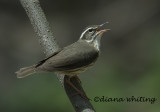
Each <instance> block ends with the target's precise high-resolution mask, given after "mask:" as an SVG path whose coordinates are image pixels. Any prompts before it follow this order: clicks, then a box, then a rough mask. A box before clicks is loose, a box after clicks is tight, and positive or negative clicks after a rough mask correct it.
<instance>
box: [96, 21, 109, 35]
mask: <svg viewBox="0 0 160 112" xmlns="http://www.w3.org/2000/svg"><path fill="white" fill-rule="evenodd" d="M107 23H109V22H105V23H103V24H101V25H99V26H98V28H97V29H96V33H97V34H103V33H104V32H108V31H110V30H111V29H103V30H100V28H101V27H102V26H104V25H105V24H107Z"/></svg>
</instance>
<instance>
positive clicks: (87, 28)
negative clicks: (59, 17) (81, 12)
mask: <svg viewBox="0 0 160 112" xmlns="http://www.w3.org/2000/svg"><path fill="white" fill-rule="evenodd" d="M89 29H91V27H89V28H87V29H86V30H85V31H84V32H83V33H82V34H81V36H80V39H82V37H83V35H84V34H85V33H86V32H87V31H88V30H89Z"/></svg>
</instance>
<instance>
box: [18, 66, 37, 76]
mask: <svg viewBox="0 0 160 112" xmlns="http://www.w3.org/2000/svg"><path fill="white" fill-rule="evenodd" d="M33 73H36V65H33V66H29V67H24V68H21V69H20V70H19V71H17V72H16V74H17V78H24V77H26V76H29V75H31V74H33Z"/></svg>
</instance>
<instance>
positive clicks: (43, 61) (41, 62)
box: [35, 49, 62, 67]
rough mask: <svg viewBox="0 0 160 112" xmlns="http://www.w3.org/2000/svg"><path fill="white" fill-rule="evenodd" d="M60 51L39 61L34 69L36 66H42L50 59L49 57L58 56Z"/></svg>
mask: <svg viewBox="0 0 160 112" xmlns="http://www.w3.org/2000/svg"><path fill="white" fill-rule="evenodd" d="M61 50H62V49H58V50H57V51H56V52H54V53H53V54H52V55H51V56H48V57H47V58H45V59H43V60H41V61H39V62H38V63H37V64H36V65H35V67H38V66H40V65H42V64H43V63H45V62H46V61H47V60H48V59H49V58H51V57H53V56H55V55H56V54H58V53H59V52H60V51H61Z"/></svg>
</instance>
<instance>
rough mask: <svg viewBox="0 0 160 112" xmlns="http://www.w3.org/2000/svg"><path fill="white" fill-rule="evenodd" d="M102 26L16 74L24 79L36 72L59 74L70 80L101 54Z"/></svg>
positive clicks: (86, 31) (86, 32) (94, 27)
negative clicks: (66, 76)
mask: <svg viewBox="0 0 160 112" xmlns="http://www.w3.org/2000/svg"><path fill="white" fill-rule="evenodd" d="M106 23H108V22H105V23H103V24H101V25H92V26H89V27H87V28H85V30H84V31H83V32H82V34H81V36H80V38H79V40H78V41H76V42H75V43H73V44H71V45H68V46H66V47H64V48H62V49H61V50H59V51H57V52H55V53H54V54H52V55H51V56H49V57H47V58H46V59H44V60H42V61H40V62H39V63H37V64H34V65H32V66H29V67H24V68H21V69H20V70H19V71H17V72H16V74H17V77H18V78H24V77H26V76H28V75H31V74H33V73H36V72H57V73H60V74H65V75H68V76H69V77H70V78H71V77H73V76H75V75H78V74H80V73H82V72H84V71H86V70H87V69H88V68H90V67H91V66H92V65H93V64H94V63H95V61H96V60H97V58H98V57H99V52H100V40H101V37H102V35H103V33H104V32H107V31H109V30H110V29H103V30H101V27H102V26H103V25H104V24H106Z"/></svg>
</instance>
